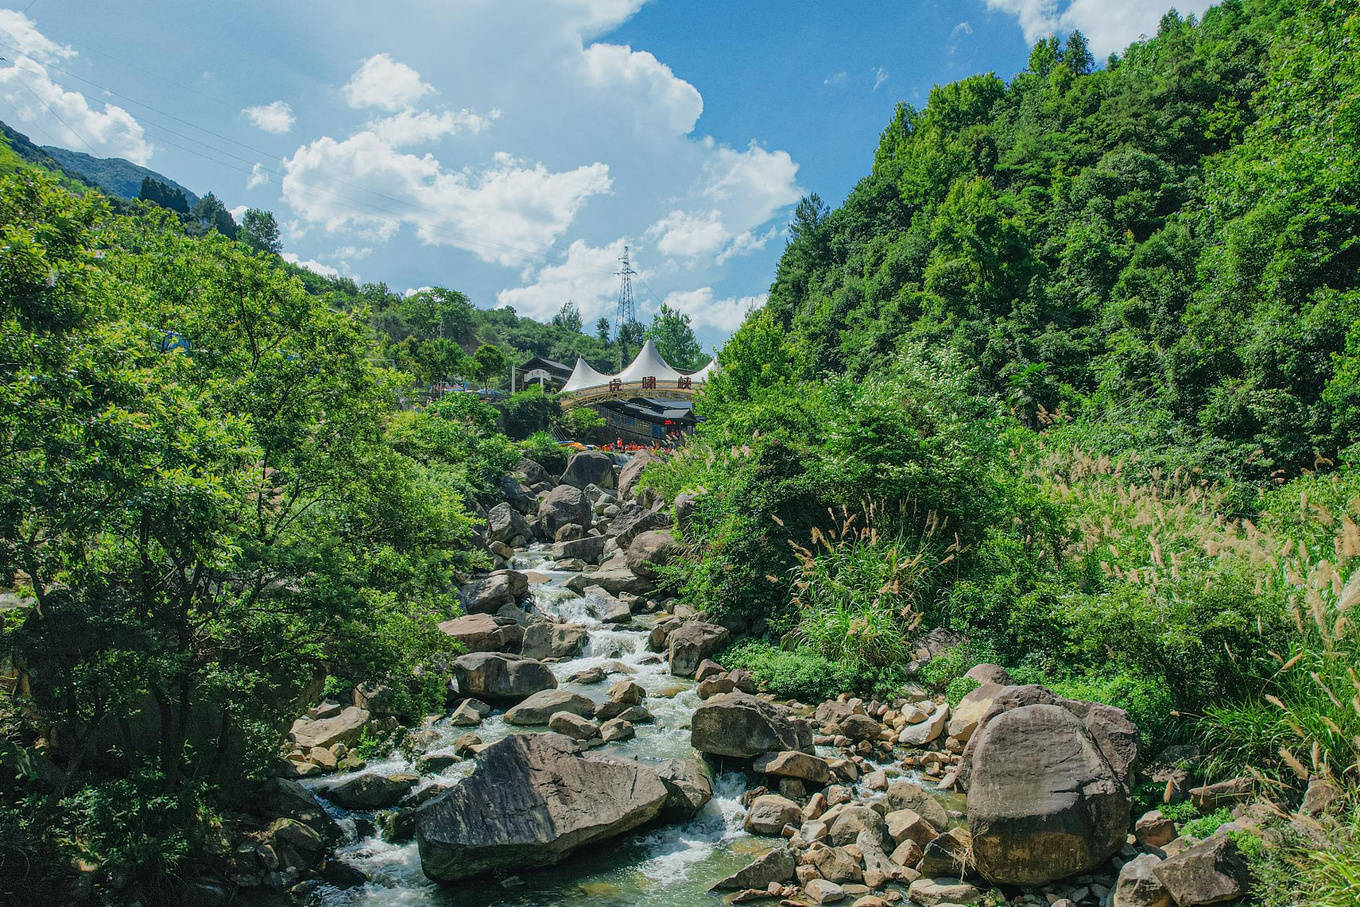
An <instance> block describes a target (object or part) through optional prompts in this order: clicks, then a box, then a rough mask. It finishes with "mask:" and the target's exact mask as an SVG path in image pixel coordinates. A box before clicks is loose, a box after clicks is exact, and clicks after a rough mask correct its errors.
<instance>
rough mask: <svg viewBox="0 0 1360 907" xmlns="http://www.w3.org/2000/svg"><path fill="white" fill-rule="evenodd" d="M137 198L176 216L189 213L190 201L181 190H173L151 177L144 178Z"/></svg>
mask: <svg viewBox="0 0 1360 907" xmlns="http://www.w3.org/2000/svg"><path fill="white" fill-rule="evenodd" d="M137 197H138V198H140V199H142V200H143V201H148V202H151V203H152V204H153V205H160V206H161V207H162V208H166V209H168V210H170V211H174V212H175V213H176V214H188V213H189V201H188V199H186V198H185V197H184V193H183V192H182V191H181V190H179V189H171V188H170V187H169V186H167V185H166V184H165V183H162V182H161V181H160V180H157V179H152V178H151V177H149V176H144V177H142V188H141V191H140V192H138V193H137Z"/></svg>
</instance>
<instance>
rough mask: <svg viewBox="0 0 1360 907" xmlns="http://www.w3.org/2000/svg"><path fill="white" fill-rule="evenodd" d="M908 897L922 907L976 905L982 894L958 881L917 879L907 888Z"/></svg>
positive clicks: (965, 883)
mask: <svg viewBox="0 0 1360 907" xmlns="http://www.w3.org/2000/svg"><path fill="white" fill-rule="evenodd" d="M907 897H909V898H911V900H912V903H915V904H920V905H921V907H935V905H936V904H976V903H977V902H978V901H980V900H982V892H980V891H978V890H977V889H976V888H974V887H973V886H972V885H969V884H968V883H967V882H962V881H960V880H958V879H948V878H940V879H917V880H916V881H915V882H912V883H911V885H910V886H909V887H908V888H907Z"/></svg>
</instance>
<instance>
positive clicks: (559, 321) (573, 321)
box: [552, 299, 581, 334]
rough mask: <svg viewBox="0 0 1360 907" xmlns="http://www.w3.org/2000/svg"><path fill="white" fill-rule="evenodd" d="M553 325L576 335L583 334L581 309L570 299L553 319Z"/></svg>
mask: <svg viewBox="0 0 1360 907" xmlns="http://www.w3.org/2000/svg"><path fill="white" fill-rule="evenodd" d="M552 323H553V325H555V326H556V327H560V328H565V329H566V330H568V331H571V332H572V333H574V334H579V333H580V332H581V309H580V308H579V307H578V306H577V305H576V303H574V302H572V301H571V300H570V299H568V300H567V301H566V302H564V303H562V308H560V309H558V310H557V314H556V315H554V316H553V317H552Z"/></svg>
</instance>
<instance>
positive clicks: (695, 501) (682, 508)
mask: <svg viewBox="0 0 1360 907" xmlns="http://www.w3.org/2000/svg"><path fill="white" fill-rule="evenodd" d="M698 506H699V497H698V496H697V495H693V494H690V493H689V492H685V491H682V492H681V493H680V494H677V495H676V496H675V528H676V529H679V530H680V531H681V532H684V531H685V526H686V525H688V524H689V521H690V518H691V517H693V516H694V511H695V508H697V507H698Z"/></svg>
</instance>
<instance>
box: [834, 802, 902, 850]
mask: <svg viewBox="0 0 1360 907" xmlns="http://www.w3.org/2000/svg"><path fill="white" fill-rule="evenodd" d="M830 830H831V843H832V844H854V843H855V839H856V838H858V837H859V834H860V832H868V833H869V835H870V836H871V837H872V838H873V839H874V840H875V841H877V842H878V843H879V846H882V843H883V839H884V837H885V836H886V835H887V831H888V830H887V824H886V823H885V822H884V821H883V816H882V815H880V814H879V813H878V811H877V810H874V809H871V808H870V807H868V806H857V805H856V806H846V807H844V808H843V809H841V810H840V811H839V812H838V813H836V818H835V819H833V820H832V821H831V829H830Z"/></svg>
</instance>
